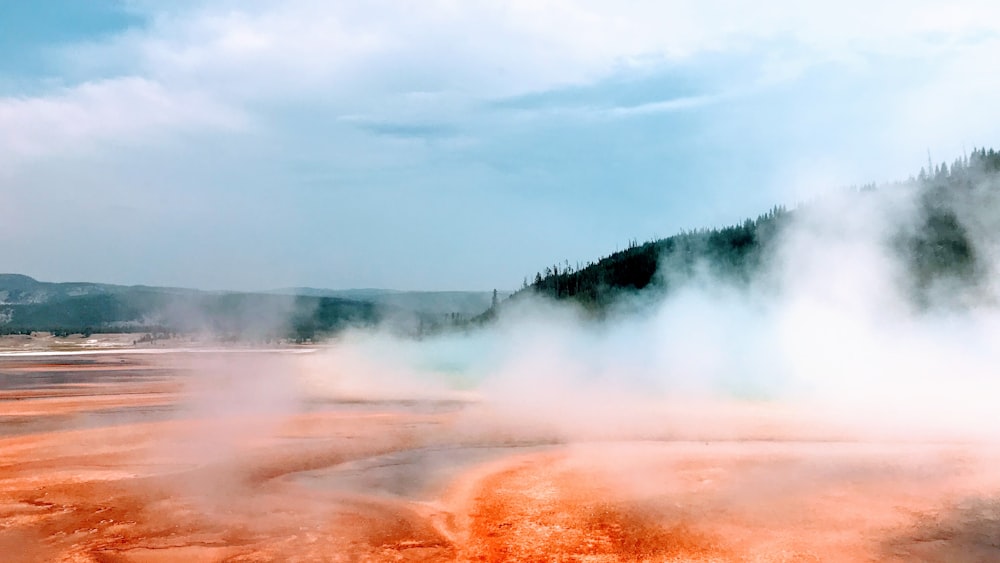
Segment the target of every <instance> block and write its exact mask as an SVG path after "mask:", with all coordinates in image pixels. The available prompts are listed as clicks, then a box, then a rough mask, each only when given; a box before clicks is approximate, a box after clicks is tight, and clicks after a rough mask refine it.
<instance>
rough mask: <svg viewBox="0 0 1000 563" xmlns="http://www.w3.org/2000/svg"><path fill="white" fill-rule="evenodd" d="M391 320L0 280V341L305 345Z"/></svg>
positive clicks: (366, 306) (374, 314)
mask: <svg viewBox="0 0 1000 563" xmlns="http://www.w3.org/2000/svg"><path fill="white" fill-rule="evenodd" d="M389 313H391V311H387V310H386V308H385V307H382V306H378V305H376V304H374V303H371V302H367V301H357V300H351V299H341V298H336V297H316V296H299V295H267V294H261V293H235V292H207V291H199V290H194V289H181V288H168V287H148V286H121V285H111V284H94V283H49V282H42V281H38V280H35V279H34V278H31V277H28V276H25V275H20V274H0V334H3V333H7V334H10V333H24V332H31V331H52V332H56V333H92V332H157V333H162V332H184V333H190V332H200V333H211V334H213V335H215V336H217V337H221V338H232V339H256V340H259V339H274V338H297V339H304V338H313V337H315V336H317V335H321V334H329V333H332V332H336V331H338V330H341V329H343V328H345V327H348V326H358V325H371V324H374V323H377V322H379V321H380V320H381V319H382V318H383V316H384V315H386V314H389Z"/></svg>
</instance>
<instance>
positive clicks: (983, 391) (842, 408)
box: [304, 184, 1000, 441]
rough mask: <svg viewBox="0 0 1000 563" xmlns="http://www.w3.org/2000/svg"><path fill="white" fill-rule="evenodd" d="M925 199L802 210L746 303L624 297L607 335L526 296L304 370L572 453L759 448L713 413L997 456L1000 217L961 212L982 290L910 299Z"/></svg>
mask: <svg viewBox="0 0 1000 563" xmlns="http://www.w3.org/2000/svg"><path fill="white" fill-rule="evenodd" d="M991 189H993V186H992V184H990V185H981V186H978V187H977V192H976V193H979V194H988V193H989V192H990V190H991ZM920 194H921V192H920V190H918V189H916V188H915V187H914V186H913V185H912V184H910V185H906V184H901V185H887V186H885V187H884V188H883V189H880V190H876V191H871V192H868V191H866V192H862V193H858V192H856V191H853V190H850V191H844V192H836V193H832V194H830V195H827V196H825V197H823V198H820V199H817V200H816V201H813V202H811V203H809V204H806V205H804V206H803V207H802V208H801V209H799V210H797V211H796V212H795V213H794V214H793V217H794V218H793V220H792V223H791V224H790V225H789V226H788V228H787V229H786V230H785V231H784V232H783V234H782V235H781V238H780V239H779V243H778V244H777V246H776V248H775V249H773V252H770V253H769V254H768V258H767V262H766V264H767V265H766V267H765V269H764V272H763V274H762V275H759V276H757V277H756V278H755V279H754V281H753V282H752V283H751V284H749V285H736V284H734V283H731V282H728V281H722V280H718V279H713V278H712V276H711V275H710V274H708V273H702V274H700V275H696V276H695V277H694V278H693V279H690V280H688V281H687V282H686V283H684V284H683V285H681V286H679V287H676V286H675V287H673V288H672V289H671V291H670V292H668V293H667V295H666V296H656V295H650V293H651V292H646V293H639V294H637V295H635V296H625V297H624V298H623V299H624V302H623V303H622V304H621V305H620V306H619V307H618V309H617V310H616V312H612V313H611V314H610V315H608V316H607V318H604V319H602V320H600V321H596V320H593V319H592V318H589V317H588V316H587V315H586V314H585V313H584V312H583V311H582V310H579V309H577V308H575V306H574V305H572V304H566V303H565V302H554V301H551V300H545V299H542V298H524V296H523V295H522V296H521V297H522V298H521V299H515V300H513V301H511V302H509V303H506V304H505V306H503V307H501V309H500V318H499V320H498V322H497V323H496V324H495V325H489V326H486V327H485V328H483V329H481V330H474V331H471V332H468V333H448V334H442V335H438V336H432V337H428V338H425V339H422V340H417V341H411V340H406V339H399V338H396V337H394V336H392V335H390V334H388V333H385V332H379V331H360V332H353V333H350V334H346V335H343V336H341V337H339V338H337V339H335V340H334V341H332V342H330V343H329V345H328V348H326V349H324V350H321V351H319V352H317V353H316V354H313V355H310V356H309V357H308V358H306V359H305V360H304V361H306V362H307V366H308V367H307V369H306V372H305V374H306V381H307V382H308V384H309V385H310V386H311V389H312V390H313V391H314V392H317V393H321V394H328V395H329V396H336V397H357V398H362V397H379V398H397V399H402V398H407V397H409V398H412V397H433V396H438V397H442V398H444V397H454V398H466V399H475V400H477V401H482V404H483V408H484V409H486V412H488V413H492V414H493V415H496V416H497V417H499V418H500V419H503V420H506V421H507V422H508V423H511V424H522V423H523V424H526V425H527V424H531V423H535V422H538V423H542V424H543V425H548V427H550V429H551V431H552V432H553V433H554V434H553V435H555V436H562V437H566V438H573V437H581V438H582V437H588V436H589V437H612V436H616V437H622V438H624V437H636V438H640V437H669V436H676V435H682V434H685V433H687V434H690V435H698V434H699V433H703V434H706V435H710V434H713V433H714V434H718V435H729V436H737V435H739V434H740V433H741V432H747V431H748V430H747V429H746V428H739V427H734V428H730V429H726V428H725V426H726V424H732V425H738V424H740V420H738V419H734V420H730V421H728V422H727V419H726V417H725V416H722V417H721V418H718V419H713V417H712V415H711V414H710V413H712V412H713V410H712V405H713V403H718V404H717V405H716V406H719V405H723V406H724V405H727V404H734V405H739V406H740V407H741V408H745V409H753V408H761V407H767V408H771V407H776V408H778V407H780V408H790V409H794V410H795V411H796V414H797V415H798V416H803V417H806V418H808V419H809V420H812V421H813V422H815V423H817V424H819V423H822V424H826V425H827V427H828V428H827V429H828V430H829V431H831V432H833V435H832V437H838V436H839V437H841V438H845V439H849V438H852V439H853V438H872V439H876V438H878V439H905V440H915V441H918V440H941V439H959V440H964V439H990V440H992V439H995V438H997V437H998V436H997V435H996V432H997V430H996V425H995V424H994V423H993V422H994V419H995V415H994V412H995V409H994V404H993V397H994V396H995V392H996V391H997V390H998V387H1000V382H998V380H997V378H996V377H995V373H994V371H995V366H996V365H997V361H998V360H1000V351H998V349H997V348H996V346H995V335H996V334H997V330H998V329H1000V310H998V309H997V307H996V303H997V299H996V298H997V293H996V291H997V289H998V288H997V287H996V282H995V280H996V279H997V278H996V276H995V275H994V273H995V272H996V268H997V261H996V257H997V256H998V253H997V250H998V248H1000V247H998V245H997V242H998V239H997V236H996V235H995V231H993V230H991V229H989V228H986V226H988V225H991V224H993V223H994V222H995V221H996V219H995V217H997V216H998V215H997V211H998V209H997V207H996V206H995V205H992V204H989V203H988V200H984V199H980V200H978V201H980V202H983V201H987V204H984V205H980V206H978V207H973V206H967V207H966V208H964V209H962V208H959V209H958V210H957V215H958V217H959V220H960V221H961V222H962V225H963V226H964V228H965V231H966V232H967V233H969V234H970V236H971V237H972V244H973V247H974V250H975V256H976V259H977V268H979V269H980V270H981V271H982V272H983V273H984V275H982V276H981V277H979V278H978V280H975V281H971V282H970V281H968V280H965V281H963V280H959V279H952V278H948V277H942V278H940V279H937V280H934V281H933V282H932V283H931V284H930V285H929V286H928V287H926V288H924V290H923V293H922V294H921V295H922V297H921V298H920V299H917V298H915V289H914V285H915V281H914V279H913V274H912V272H911V271H909V270H908V262H907V260H906V256H905V254H904V252H903V251H902V250H900V247H899V245H898V244H897V243H896V242H895V239H894V238H893V237H894V236H896V234H898V233H899V232H908V231H912V230H914V229H918V228H920V227H919V225H920V221H921V220H922V216H921V207H920V205H919V202H918V198H919V197H920ZM669 265H670V261H669V257H665V258H664V260H663V264H662V265H661V269H668V268H669ZM707 271H708V269H707V268H706V269H704V270H703V272H707ZM660 275H669V272H661V274H660ZM678 412H679V413H682V414H681V415H678V414H677V413H678ZM719 414H721V412H720V413H719ZM685 416H688V417H690V421H689V422H685V421H684V417H685ZM802 430H804V431H806V432H807V433H808V430H807V429H805V428H803V429H802ZM774 431H775V432H777V433H778V434H780V433H782V432H787V429H781V430H777V429H776V430H774ZM749 433H750V434H751V435H756V436H758V437H762V438H767V437H769V436H768V435H767V431H766V430H760V431H749ZM778 434H775V435H774V436H771V437H780V436H779V435H778Z"/></svg>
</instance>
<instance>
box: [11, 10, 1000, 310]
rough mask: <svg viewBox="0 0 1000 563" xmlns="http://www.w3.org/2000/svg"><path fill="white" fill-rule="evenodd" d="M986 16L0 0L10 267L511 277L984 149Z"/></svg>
mask: <svg viewBox="0 0 1000 563" xmlns="http://www.w3.org/2000/svg"><path fill="white" fill-rule="evenodd" d="M998 22H1000V5H998V4H997V3H995V2H993V1H989V0H983V1H979V0H960V1H927V0H908V1H895V0H885V1H873V0H866V1H860V0H839V1H836V2H833V1H825V0H819V1H816V2H798V1H792V0H776V1H771V2H761V1H755V2H749V1H738V0H662V1H641V0H636V1H632V2H610V1H605V2H598V1H590V0H578V1H567V0H508V1H487V0H468V1H457V0H420V1H416V0H414V1H406V0H395V1H392V2H389V1H380V0H367V1H354V0H340V1H337V2H329V1H326V0H286V1H283V2H264V1H254V0H245V1H235V0H234V1H228V0H219V1H214V2H201V1H198V0H179V1H177V2H153V1H151V0H134V1H133V0H121V1H115V0H92V1H88V2H80V1H77V0H38V1H36V2H21V1H19V0H0V271H6V272H17V273H24V274H28V275H31V276H34V277H36V278H38V279H42V280H46V281H96V282H106V283H122V284H148V285H170V286H183V287H197V288H203V289H234V290H254V289H269V288H279V287H291V286H311V287H326V288H359V287H378V288H394V289H415V290H460V289H469V290H488V289H492V288H501V289H513V288H516V287H518V286H520V284H521V282H522V279H523V278H524V277H525V276H529V277H531V276H533V275H534V273H535V272H536V271H540V270H544V269H545V267H546V266H548V265H552V264H554V263H563V262H564V261H569V262H570V263H572V264H575V263H577V262H587V261H590V260H593V259H596V258H598V257H600V256H602V255H606V254H608V253H610V252H614V251H615V250H616V249H618V248H622V247H625V246H626V245H627V244H628V242H629V241H630V240H632V239H637V240H639V241H644V240H648V239H651V238H654V237H664V236H669V235H672V234H676V233H678V232H680V231H682V230H685V229H692V228H699V227H711V226H724V225H727V224H731V223H736V222H740V221H742V220H743V219H744V218H746V217H751V216H756V215H758V214H760V213H763V212H765V211H766V210H767V209H768V208H770V207H771V206H773V205H776V204H784V205H787V206H789V207H791V206H794V205H795V204H796V203H797V202H800V201H804V200H807V199H809V198H811V197H814V196H815V195H817V194H819V193H822V192H823V191H824V190H829V189H833V188H837V187H841V186H849V185H858V184H863V183H868V182H884V181H891V180H896V179H905V178H907V177H908V176H910V175H914V174H916V173H917V172H918V171H919V169H920V167H921V166H922V165H925V164H926V162H927V159H928V153H930V155H931V157H932V158H933V159H934V160H935V162H939V161H945V160H946V161H948V162H951V161H952V160H954V159H955V158H957V157H959V156H960V155H961V154H962V153H963V152H964V151H966V150H969V149H971V148H973V147H981V146H994V147H997V146H1000V142H998V137H997V131H998V128H997V126H998V124H1000V104H997V103H996V99H998V94H1000V73H997V72H994V69H995V67H996V61H997V60H1000V23H998Z"/></svg>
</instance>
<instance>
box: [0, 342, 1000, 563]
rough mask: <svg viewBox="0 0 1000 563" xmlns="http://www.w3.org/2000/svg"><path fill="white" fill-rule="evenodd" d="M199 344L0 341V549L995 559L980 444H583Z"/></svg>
mask: <svg viewBox="0 0 1000 563" xmlns="http://www.w3.org/2000/svg"><path fill="white" fill-rule="evenodd" d="M190 356H191V355H190V354H185V353H182V352H178V353H176V354H158V355H156V356H155V357H154V356H139V355H128V354H121V355H116V354H102V355H99V356H87V357H83V356H60V357H47V356H37V357H0V559H2V560H3V561H80V562H84V561H97V562H133V561H135V562H139V561H150V562H158V561H178V560H181V561H186V562H195V561H580V562H584V561H586V562H604V561H608V562H610V561H727V562H728V561H747V562H771V561H788V562H792V561H796V562H797V561H998V560H1000V478H998V474H1000V471H998V470H997V469H996V468H997V467H1000V465H998V463H997V462H998V461H1000V456H998V455H997V452H996V450H995V449H994V448H992V447H991V446H987V445H984V444H979V443H960V442H933V443H930V442H927V443H925V442H919V441H912V440H910V441H878V440H848V439H843V437H842V436H840V437H837V438H836V439H829V440H824V439H820V438H818V437H817V436H816V434H815V433H810V434H808V435H803V436H802V437H801V438H796V428H795V421H789V422H788V426H789V428H788V429H787V431H786V432H783V433H782V434H781V438H780V439H769V440H761V439H759V438H758V437H756V436H747V437H740V436H739V432H738V430H739V429H738V428H737V429H734V432H732V433H730V434H731V435H729V436H727V437H726V439H708V440H706V439H693V438H690V437H687V438H686V437H685V436H684V434H683V432H682V431H679V430H678V431H675V432H673V433H671V437H670V438H669V439H667V438H663V439H650V438H649V437H648V436H628V435H624V436H620V437H608V436H603V437H600V438H599V439H598V438H593V439H586V438H578V439H573V440H569V439H566V438H561V437H559V436H558V435H553V434H552V433H550V432H547V431H541V430H537V431H536V430H533V429H532V428H530V427H528V426H526V425H524V424H523V423H521V424H509V425H508V424H505V423H504V421H503V420H501V419H499V418H496V417H493V418H490V417H489V416H486V415H485V414H484V415H482V416H481V412H480V411H481V410H483V409H484V408H485V407H484V406H483V405H481V404H478V403H475V402H462V401H433V400H428V399H422V400H393V401H387V400H370V401H366V400H363V399H357V398H355V399H352V400H351V401H338V400H335V399H331V398H325V399H322V400H320V399H316V398H315V397H313V398H309V399H307V400H301V398H294V400H292V399H289V398H288V397H285V399H283V400H282V401H280V403H281V404H280V406H281V408H270V407H271V403H270V402H268V401H266V400H263V399H262V397H261V395H265V396H266V395H268V394H270V393H271V392H272V391H273V389H272V388H271V387H268V386H263V387H259V388H258V387H251V388H249V389H250V391H251V392H248V391H247V388H241V387H240V386H239V385H235V386H234V385H233V384H232V381H233V380H232V379H231V378H233V377H236V378H238V377H239V373H238V371H239V370H236V372H235V373H230V374H229V375H228V376H227V377H229V378H230V379H223V380H217V381H216V382H217V383H219V385H218V387H217V388H215V389H209V390H207V391H206V387H205V386H204V385H203V384H202V383H201V382H199V381H197V379H198V378H199V377H200V376H201V375H202V374H204V373H206V370H207V371H211V370H214V369H218V368H219V366H221V365H229V364H233V363H235V365H259V364H260V362H259V360H258V359H255V358H250V359H249V360H248V359H247V358H246V357H249V356H252V354H250V353H249V352H248V353H245V354H235V355H230V356H227V357H224V358H212V359H211V361H207V360H206V359H205V357H204V356H205V355H200V356H199V358H197V359H195V360H193V359H192V358H191V357H190ZM244 356H246V357H244ZM268 358H269V359H268V360H267V361H268V362H273V365H272V366H271V367H280V368H281V369H286V368H287V370H288V371H289V372H294V370H295V369H296V368H295V364H294V361H295V360H294V358H291V357H288V358H285V357H284V356H282V355H280V354H277V353H275V354H274V355H273V357H272V356H269V357H268ZM240 362H244V364H241V363H240ZM286 364H287V365H286ZM282 366H283V367H282ZM264 398H266V397H264ZM484 412H485V411H484ZM484 420H489V423H486V422H482V421H484ZM767 423H768V424H771V425H773V424H774V423H775V420H774V419H773V418H772V419H769V420H768V422H767Z"/></svg>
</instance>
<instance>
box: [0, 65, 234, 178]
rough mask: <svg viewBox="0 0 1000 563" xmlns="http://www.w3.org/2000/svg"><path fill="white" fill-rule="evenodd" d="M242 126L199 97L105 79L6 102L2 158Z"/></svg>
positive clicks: (0, 132) (0, 123)
mask: <svg viewBox="0 0 1000 563" xmlns="http://www.w3.org/2000/svg"><path fill="white" fill-rule="evenodd" d="M242 124H243V118H242V116H241V115H240V113H239V112H238V111H235V110H233V109H232V108H228V107H225V106H222V105H220V104H218V103H215V102H213V101H211V100H210V99H208V98H207V97H205V96H203V95H200V94H198V93H195V92H176V91H170V90H168V89H167V88H165V87H163V86H162V85H160V84H159V83H157V82H154V81H151V80H148V79H145V78H139V77H130V78H120V79H111V80H102V81H97V82H86V83H83V84H80V85H78V86H75V87H72V88H67V89H64V90H61V91H58V92H55V93H51V94H47V95H43V96H37V97H24V98H0V154H2V155H4V156H3V157H2V158H5V159H16V158H29V157H41V156H45V155H48V154H52V153H54V152H57V153H65V152H72V153H79V152H84V151H89V150H92V149H94V148H95V147H94V144H95V143H98V144H99V143H101V142H103V141H110V140H113V141H118V142H134V143H143V142H145V141H147V140H149V137H150V136H154V137H155V136H156V135H157V134H158V133H159V132H162V131H177V130H184V129H189V128H197V129H201V128H204V127H210V128H220V127H223V128H232V127H239V126H241V125H242Z"/></svg>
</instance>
